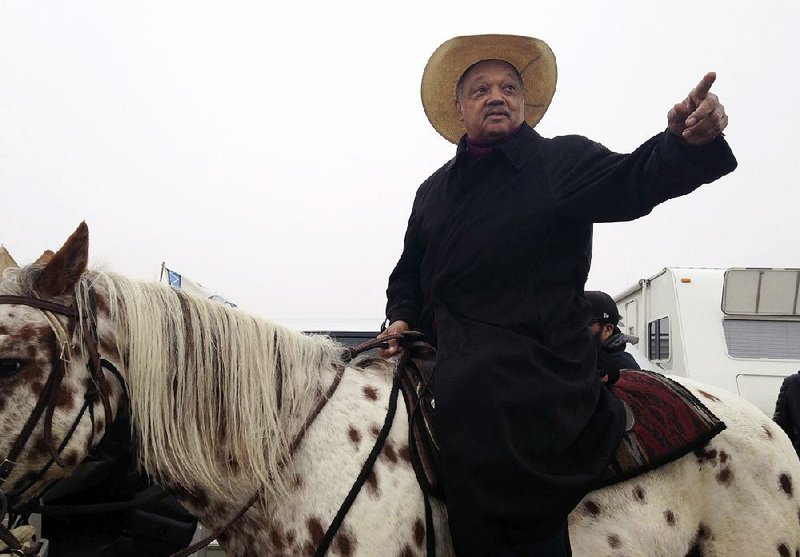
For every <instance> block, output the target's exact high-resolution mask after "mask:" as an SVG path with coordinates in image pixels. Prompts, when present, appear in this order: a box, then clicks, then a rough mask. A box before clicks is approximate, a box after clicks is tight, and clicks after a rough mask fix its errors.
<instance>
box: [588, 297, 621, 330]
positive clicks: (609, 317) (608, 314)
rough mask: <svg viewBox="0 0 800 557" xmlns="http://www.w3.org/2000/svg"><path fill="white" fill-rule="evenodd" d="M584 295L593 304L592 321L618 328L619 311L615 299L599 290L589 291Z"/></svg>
mask: <svg viewBox="0 0 800 557" xmlns="http://www.w3.org/2000/svg"><path fill="white" fill-rule="evenodd" d="M584 295H585V296H586V299H587V300H589V303H590V304H592V321H597V322H599V323H611V324H612V325H614V326H616V325H617V324H618V323H619V318H620V315H619V311H617V304H616V303H614V299H613V298H612V297H611V296H609V295H608V294H606V293H605V292H600V291H599V290H589V291H588V292H585V293H584Z"/></svg>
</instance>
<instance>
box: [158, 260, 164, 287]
mask: <svg viewBox="0 0 800 557" xmlns="http://www.w3.org/2000/svg"><path fill="white" fill-rule="evenodd" d="M164 263H165V261H162V262H161V274H160V275H159V277H158V282H161V281H163V280H164Z"/></svg>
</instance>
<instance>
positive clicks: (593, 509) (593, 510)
mask: <svg viewBox="0 0 800 557" xmlns="http://www.w3.org/2000/svg"><path fill="white" fill-rule="evenodd" d="M583 508H584V509H586V512H588V513H589V514H590V515H592V516H597V515H599V514H600V505H598V504H597V503H595V502H594V501H586V502H585V503H584V504H583Z"/></svg>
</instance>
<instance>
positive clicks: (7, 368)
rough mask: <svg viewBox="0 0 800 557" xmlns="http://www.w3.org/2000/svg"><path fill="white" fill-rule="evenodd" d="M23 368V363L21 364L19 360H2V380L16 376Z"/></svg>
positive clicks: (0, 374) (0, 375)
mask: <svg viewBox="0 0 800 557" xmlns="http://www.w3.org/2000/svg"><path fill="white" fill-rule="evenodd" d="M21 367H22V362H20V361H19V360H2V359H0V378H4V377H12V376H14V375H16V374H17V373H18V372H19V370H20V368H21Z"/></svg>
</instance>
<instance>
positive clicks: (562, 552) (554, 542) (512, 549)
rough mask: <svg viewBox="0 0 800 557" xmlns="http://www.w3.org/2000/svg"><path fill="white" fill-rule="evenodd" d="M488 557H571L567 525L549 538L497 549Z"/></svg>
mask: <svg viewBox="0 0 800 557" xmlns="http://www.w3.org/2000/svg"><path fill="white" fill-rule="evenodd" d="M490 557H572V548H571V547H570V543H569V530H568V529H567V523H566V522H565V523H564V524H563V525H562V526H561V528H560V529H559V530H558V532H556V533H555V534H554V535H553V536H552V537H551V538H548V539H545V540H537V541H534V542H526V543H522V544H517V545H506V546H502V547H498V548H497V549H496V550H494V551H492V552H491V553H490Z"/></svg>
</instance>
